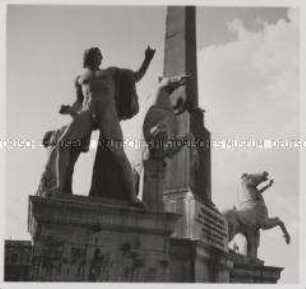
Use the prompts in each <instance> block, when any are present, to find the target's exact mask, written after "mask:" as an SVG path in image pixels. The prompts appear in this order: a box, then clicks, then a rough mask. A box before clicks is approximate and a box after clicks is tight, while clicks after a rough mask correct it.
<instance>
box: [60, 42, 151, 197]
mask: <svg viewBox="0 0 306 289" xmlns="http://www.w3.org/2000/svg"><path fill="white" fill-rule="evenodd" d="M154 54H155V50H153V49H151V48H150V47H148V48H147V50H146V51H145V60H144V61H143V63H142V66H141V67H140V69H139V70H138V71H136V72H132V76H131V77H132V78H133V80H132V81H134V83H136V82H138V81H139V80H141V79H142V77H143V76H144V74H145V73H146V71H147V69H148V67H149V64H150V62H151V60H152V59H153V56H154ZM102 59H103V57H102V54H101V51H100V49H99V48H97V47H94V48H90V49H88V50H86V51H85V53H84V59H83V67H84V71H83V72H82V73H81V74H80V75H79V76H78V77H77V78H76V82H75V87H76V97H77V100H76V102H75V103H74V104H73V105H71V106H67V105H63V106H62V107H61V110H60V113H61V114H70V115H71V116H73V120H72V122H71V123H70V125H69V126H68V127H67V129H66V131H65V132H64V133H63V135H62V137H61V139H60V140H59V142H58V143H57V146H56V148H55V149H56V150H57V152H56V153H57V162H56V176H57V188H56V190H57V191H58V192H60V193H62V194H71V193H69V192H65V190H64V188H65V182H66V181H67V180H66V178H67V171H68V170H71V168H69V166H71V160H70V159H69V158H70V154H69V148H71V146H74V145H78V146H80V147H83V146H84V145H85V146H86V145H88V143H89V141H90V136H91V133H92V131H93V130H95V129H99V130H100V133H101V135H102V136H103V139H104V140H105V143H106V144H107V145H108V149H109V150H110V151H111V153H112V154H113V155H114V156H115V158H116V161H117V162H118V164H119V165H120V166H121V168H122V171H123V180H122V181H124V182H126V184H128V186H129V189H130V196H131V198H130V199H131V201H136V192H135V187H134V175H133V172H132V168H131V165H130V163H129V161H128V158H127V156H126V154H125V151H124V148H123V146H122V145H121V142H122V140H123V135H122V130H121V127H120V120H122V119H124V118H123V117H122V115H119V112H118V105H117V103H116V101H117V100H116V91H117V90H118V87H116V86H118V81H116V77H117V76H116V73H118V70H119V69H118V68H114V67H110V68H107V69H101V68H100V65H101V63H102ZM117 78H118V77H117ZM124 89H125V90H126V88H125V87H124V88H123V90H124ZM134 89H135V87H134ZM131 105H133V104H131ZM137 105H138V102H137V104H136V106H137ZM133 109H135V110H136V113H137V112H138V109H139V107H136V108H133ZM128 118H130V117H128ZM75 161H76V160H75ZM72 165H73V166H74V163H73V164H72ZM70 177H71V176H70Z"/></svg>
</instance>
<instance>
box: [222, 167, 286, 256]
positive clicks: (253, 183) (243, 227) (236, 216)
mask: <svg viewBox="0 0 306 289" xmlns="http://www.w3.org/2000/svg"><path fill="white" fill-rule="evenodd" d="M263 182H268V183H266V185H265V186H263V187H262V188H260V189H259V188H258V186H259V185H260V184H262V183H263ZM272 184H273V180H272V179H270V180H269V174H268V172H263V173H259V174H246V173H244V174H243V175H242V176H241V190H240V192H239V193H238V195H239V196H238V197H239V202H238V206H237V207H234V208H233V209H230V210H226V211H224V212H223V215H224V216H225V217H226V219H227V221H228V238H229V242H230V241H231V240H232V239H233V238H234V237H235V236H236V235H237V234H239V233H241V234H243V235H245V237H246V240H247V256H249V257H255V258H256V257H257V249H258V246H259V229H262V230H269V229H272V228H274V227H277V226H279V227H280V228H281V230H282V232H283V234H284V238H285V241H286V243H287V244H289V243H290V235H289V233H288V230H287V228H286V226H285V224H284V222H283V221H282V220H281V219H280V218H278V217H274V218H270V217H269V215H268V208H267V206H266V204H265V201H264V198H263V196H262V193H263V192H264V191H265V190H266V189H268V188H269V187H271V186H272Z"/></svg>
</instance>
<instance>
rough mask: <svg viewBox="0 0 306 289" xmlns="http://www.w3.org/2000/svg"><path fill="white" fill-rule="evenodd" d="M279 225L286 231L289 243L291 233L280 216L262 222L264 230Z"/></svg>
mask: <svg viewBox="0 0 306 289" xmlns="http://www.w3.org/2000/svg"><path fill="white" fill-rule="evenodd" d="M277 226H279V227H280V228H281V230H282V231H283V233H284V237H285V240H286V243H287V244H289V243H290V235H289V232H288V230H287V228H286V226H285V224H284V222H283V221H282V220H281V219H280V218H277V217H276V218H269V219H267V220H265V222H264V223H263V224H261V226H260V227H261V229H263V230H269V229H272V228H275V227H277Z"/></svg>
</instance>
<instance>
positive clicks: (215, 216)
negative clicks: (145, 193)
mask: <svg viewBox="0 0 306 289" xmlns="http://www.w3.org/2000/svg"><path fill="white" fill-rule="evenodd" d="M164 202H165V210H166V211H168V212H175V213H177V214H180V215H182V217H181V218H180V219H179V220H178V222H177V223H176V226H175V232H174V234H173V237H174V238H176V239H172V241H171V244H172V245H171V250H172V251H171V266H172V267H171V273H172V274H171V280H172V281H175V282H183V281H190V282H210V283H211V282H216V283H228V282H229V281H230V277H229V274H230V271H231V268H232V262H231V260H230V259H229V257H228V237H227V222H226V220H225V219H224V217H223V216H222V215H221V214H220V213H219V212H218V211H217V210H215V209H213V208H211V207H209V206H207V205H205V204H204V203H203V202H202V201H200V200H197V199H195V197H194V195H193V193H192V192H190V191H187V192H173V193H165V194H164ZM189 267H190V268H189ZM181 278H182V279H181Z"/></svg>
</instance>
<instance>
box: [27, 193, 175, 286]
mask: <svg viewBox="0 0 306 289" xmlns="http://www.w3.org/2000/svg"><path fill="white" fill-rule="evenodd" d="M178 218H179V216H178V215H175V214H172V213H156V212H151V211H144V210H142V209H139V208H135V207H130V206H128V205H127V203H125V202H122V201H121V202H118V201H112V200H101V199H92V198H87V197H77V196H73V197H60V198H43V197H38V196H31V197H30V203H29V232H30V233H31V235H32V238H33V244H34V249H33V263H32V280H33V281H121V282H138V281H139V282H155V281H156V282H157V281H158V282H165V281H169V279H170V266H169V262H170V257H169V256H170V255H169V242H170V235H171V233H172V232H173V229H174V224H175V222H176V221H177V219H178Z"/></svg>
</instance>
